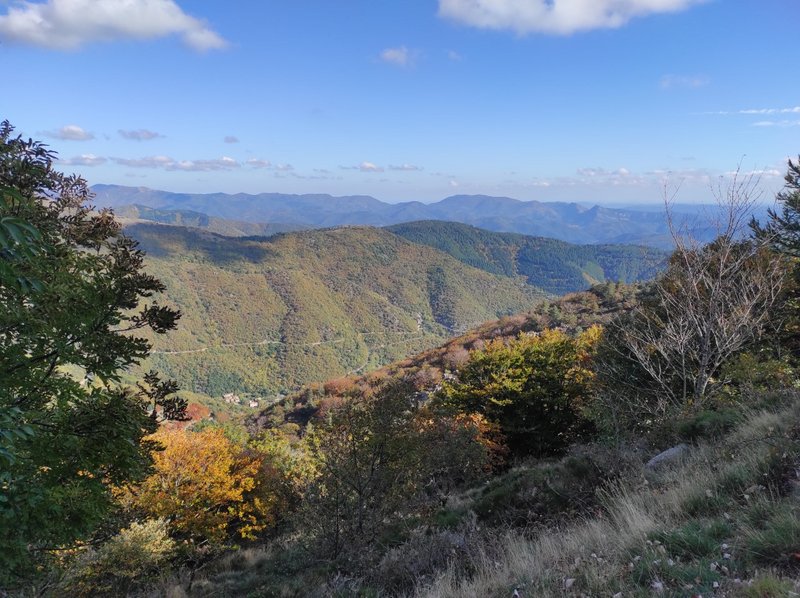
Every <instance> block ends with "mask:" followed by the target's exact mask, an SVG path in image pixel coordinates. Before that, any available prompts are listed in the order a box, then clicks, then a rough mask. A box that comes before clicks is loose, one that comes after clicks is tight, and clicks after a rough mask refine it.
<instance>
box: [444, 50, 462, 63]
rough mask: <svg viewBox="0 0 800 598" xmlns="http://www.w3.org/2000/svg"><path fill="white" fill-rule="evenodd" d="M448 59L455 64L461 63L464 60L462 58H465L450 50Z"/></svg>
mask: <svg viewBox="0 0 800 598" xmlns="http://www.w3.org/2000/svg"><path fill="white" fill-rule="evenodd" d="M447 57H448V58H449V59H450V60H452V61H453V62H460V61H461V60H462V58H463V57H462V56H461V54H459V53H458V52H456V51H455V50H448V51H447Z"/></svg>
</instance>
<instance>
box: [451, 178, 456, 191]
mask: <svg viewBox="0 0 800 598" xmlns="http://www.w3.org/2000/svg"><path fill="white" fill-rule="evenodd" d="M450 186H451V187H452V188H453V189H455V188H456V187H458V181H457V180H455V179H451V180H450Z"/></svg>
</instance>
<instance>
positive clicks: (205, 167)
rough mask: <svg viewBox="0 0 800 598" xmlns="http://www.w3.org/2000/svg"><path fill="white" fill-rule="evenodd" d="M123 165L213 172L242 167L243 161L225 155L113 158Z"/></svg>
mask: <svg viewBox="0 0 800 598" xmlns="http://www.w3.org/2000/svg"><path fill="white" fill-rule="evenodd" d="M112 159H113V160H114V162H116V163H117V164H119V165H121V166H129V167H132V168H160V169H163V170H171V171H190V172H213V171H219V170H233V169H236V168H241V166H242V165H241V163H239V162H238V161H236V160H234V159H233V158H229V157H227V156H223V157H222V158H216V159H211V160H175V159H173V158H170V157H169V156H148V157H145V158H133V159H131V158H112Z"/></svg>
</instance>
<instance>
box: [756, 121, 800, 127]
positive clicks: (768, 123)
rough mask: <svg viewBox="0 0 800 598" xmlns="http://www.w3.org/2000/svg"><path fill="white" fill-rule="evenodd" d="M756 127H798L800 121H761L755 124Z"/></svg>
mask: <svg viewBox="0 0 800 598" xmlns="http://www.w3.org/2000/svg"><path fill="white" fill-rule="evenodd" d="M753 126H754V127H797V126H800V120H760V121H758V122H754V123H753Z"/></svg>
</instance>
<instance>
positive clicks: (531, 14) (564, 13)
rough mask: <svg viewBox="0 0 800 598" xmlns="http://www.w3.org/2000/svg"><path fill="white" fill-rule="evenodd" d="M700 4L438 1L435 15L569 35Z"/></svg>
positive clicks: (664, 0) (687, 0)
mask: <svg viewBox="0 0 800 598" xmlns="http://www.w3.org/2000/svg"><path fill="white" fill-rule="evenodd" d="M703 1H704V0H439V15H440V16H442V17H444V18H447V19H452V20H454V21H457V22H460V23H464V24H466V25H472V26H474V27H480V28H482V29H508V30H511V31H515V32H516V33H519V34H525V33H549V34H556V35H569V34H572V33H576V32H579V31H589V30H592V29H612V28H616V27H621V26H622V25H625V24H626V23H627V22H628V21H630V20H631V19H633V18H636V17H644V16H647V15H651V14H658V13H669V12H678V11H680V10H685V9H687V8H689V7H690V6H692V5H694V4H699V3H700V2H703Z"/></svg>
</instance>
